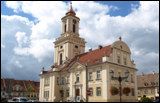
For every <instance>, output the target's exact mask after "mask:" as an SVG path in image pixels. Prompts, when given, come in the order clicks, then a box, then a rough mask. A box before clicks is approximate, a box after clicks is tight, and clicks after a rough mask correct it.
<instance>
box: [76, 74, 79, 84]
mask: <svg viewBox="0 0 160 103" xmlns="http://www.w3.org/2000/svg"><path fill="white" fill-rule="evenodd" d="M76 82H77V83H78V82H79V74H77V75H76Z"/></svg>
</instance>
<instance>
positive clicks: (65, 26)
mask: <svg viewBox="0 0 160 103" xmlns="http://www.w3.org/2000/svg"><path fill="white" fill-rule="evenodd" d="M66 27H67V26H66V24H65V25H64V32H66Z"/></svg>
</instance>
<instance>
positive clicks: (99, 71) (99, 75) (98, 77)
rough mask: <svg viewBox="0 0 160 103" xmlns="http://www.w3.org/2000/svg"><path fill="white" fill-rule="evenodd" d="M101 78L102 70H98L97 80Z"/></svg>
mask: <svg viewBox="0 0 160 103" xmlns="http://www.w3.org/2000/svg"><path fill="white" fill-rule="evenodd" d="M99 79H101V70H98V71H97V80H99Z"/></svg>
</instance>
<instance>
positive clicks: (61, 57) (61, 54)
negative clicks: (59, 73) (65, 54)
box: [59, 53, 63, 65]
mask: <svg viewBox="0 0 160 103" xmlns="http://www.w3.org/2000/svg"><path fill="white" fill-rule="evenodd" d="M59 60H60V61H59V62H60V65H61V64H62V62H63V61H62V53H61V54H60V59H59Z"/></svg>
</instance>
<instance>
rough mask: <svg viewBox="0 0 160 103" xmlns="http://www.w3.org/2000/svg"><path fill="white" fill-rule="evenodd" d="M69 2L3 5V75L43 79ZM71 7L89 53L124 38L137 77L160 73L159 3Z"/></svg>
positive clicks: (76, 4)
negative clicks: (42, 75)
mask: <svg viewBox="0 0 160 103" xmlns="http://www.w3.org/2000/svg"><path fill="white" fill-rule="evenodd" d="M68 4H69V2H62V1H56V2H54V1H51V2H49V1H43V2H41V1H39V2H34V1H29V2H25V1H7V2H6V1H1V21H2V22H1V34H2V35H1V55H2V56H1V68H2V69H1V75H2V77H9V78H15V79H32V80H39V76H38V74H39V73H40V71H41V68H42V67H45V69H46V70H48V69H49V68H50V66H51V65H52V64H53V61H54V59H53V57H54V55H53V54H54V48H53V47H54V46H53V42H54V40H55V39H56V38H57V37H59V36H60V34H61V18H62V17H63V16H64V15H65V13H66V12H67V9H68ZM72 5H73V9H75V10H76V15H77V16H78V17H79V18H80V30H79V31H80V36H81V37H83V38H85V40H86V41H87V44H86V51H88V49H89V48H93V49H94V48H97V46H98V45H103V46H106V45H108V44H111V43H113V42H114V41H116V40H117V38H118V37H119V36H121V37H122V40H124V41H125V42H126V43H127V44H128V46H129V47H130V49H131V52H132V56H131V59H133V60H134V61H135V63H136V65H137V66H136V67H137V69H138V72H137V73H138V74H140V73H141V72H144V73H150V72H152V71H153V70H154V71H156V72H159V43H158V42H159V2H145V1H144V2H139V1H123V2H122V1H97V2H92V1H81V2H79V1H73V2H72ZM93 35H94V36H93ZM97 36H98V37H99V39H97ZM95 40H96V41H95ZM146 44H148V45H146ZM148 58H150V59H148ZM144 60H145V61H144Z"/></svg>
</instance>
